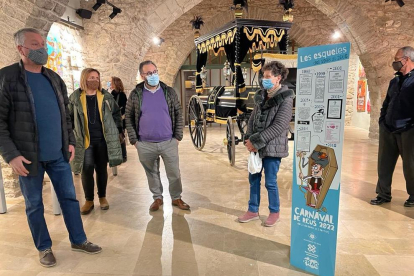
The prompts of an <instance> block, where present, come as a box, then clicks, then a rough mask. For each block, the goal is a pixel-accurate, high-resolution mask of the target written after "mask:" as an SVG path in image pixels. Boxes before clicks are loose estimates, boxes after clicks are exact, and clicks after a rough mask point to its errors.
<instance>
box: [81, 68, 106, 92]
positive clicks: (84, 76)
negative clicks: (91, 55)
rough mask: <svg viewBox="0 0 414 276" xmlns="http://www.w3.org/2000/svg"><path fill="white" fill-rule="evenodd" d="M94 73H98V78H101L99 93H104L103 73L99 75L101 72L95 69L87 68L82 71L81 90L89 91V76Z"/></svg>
mask: <svg viewBox="0 0 414 276" xmlns="http://www.w3.org/2000/svg"><path fill="white" fill-rule="evenodd" d="M92 72H96V73H98V76H99V87H98V90H99V91H102V84H101V73H99V71H98V70H96V69H94V68H85V69H83V70H82V73H81V79H80V88H81V89H82V90H83V91H86V90H87V89H88V86H87V81H88V77H89V74H90V73H92Z"/></svg>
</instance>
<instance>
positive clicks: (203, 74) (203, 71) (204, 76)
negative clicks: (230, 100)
mask: <svg viewBox="0 0 414 276" xmlns="http://www.w3.org/2000/svg"><path fill="white" fill-rule="evenodd" d="M200 78H201V80H202V81H203V87H205V86H206V82H207V70H206V67H205V66H203V68H201V72H200Z"/></svg>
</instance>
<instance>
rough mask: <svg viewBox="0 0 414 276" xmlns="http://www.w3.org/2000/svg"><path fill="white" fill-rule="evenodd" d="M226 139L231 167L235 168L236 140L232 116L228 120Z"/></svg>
mask: <svg viewBox="0 0 414 276" xmlns="http://www.w3.org/2000/svg"><path fill="white" fill-rule="evenodd" d="M226 139H227V154H228V157H229V161H230V165H231V166H234V163H235V159H236V139H235V137H234V122H233V119H232V118H231V116H229V117H228V118H227V130H226Z"/></svg>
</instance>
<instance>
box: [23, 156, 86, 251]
mask: <svg viewBox="0 0 414 276" xmlns="http://www.w3.org/2000/svg"><path fill="white" fill-rule="evenodd" d="M38 167H39V169H38V174H37V176H27V177H22V176H20V177H19V180H20V188H21V190H22V194H23V197H24V200H25V202H26V214H27V220H28V222H29V227H30V231H31V232H32V236H33V241H34V243H35V246H36V248H37V249H38V250H39V251H43V250H45V249H48V248H51V247H52V240H51V239H50V236H49V231H48V230H47V225H46V221H45V217H44V206H43V198H42V190H43V178H44V175H45V172H46V173H47V174H48V175H49V177H50V180H51V181H52V184H53V187H54V188H55V192H56V195H57V198H58V200H59V203H60V207H61V209H62V213H63V218H64V220H65V224H66V228H67V229H68V232H69V240H70V242H71V243H72V244H82V243H83V242H85V241H86V235H85V231H84V230H83V224H82V219H81V216H80V209H79V202H78V200H77V199H76V194H75V186H74V185H73V178H72V172H71V169H70V166H69V163H68V162H66V161H65V160H64V158H63V156H62V157H60V158H59V159H58V160H54V161H48V162H39V166H38Z"/></svg>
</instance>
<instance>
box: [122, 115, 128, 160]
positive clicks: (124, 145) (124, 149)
mask: <svg viewBox="0 0 414 276" xmlns="http://www.w3.org/2000/svg"><path fill="white" fill-rule="evenodd" d="M125 128H126V127H125V120H122V132H123V133H124V135H125ZM121 150H122V158H124V159H126V158H127V151H126V139H125V141H124V142H123V143H122V144H121Z"/></svg>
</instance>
